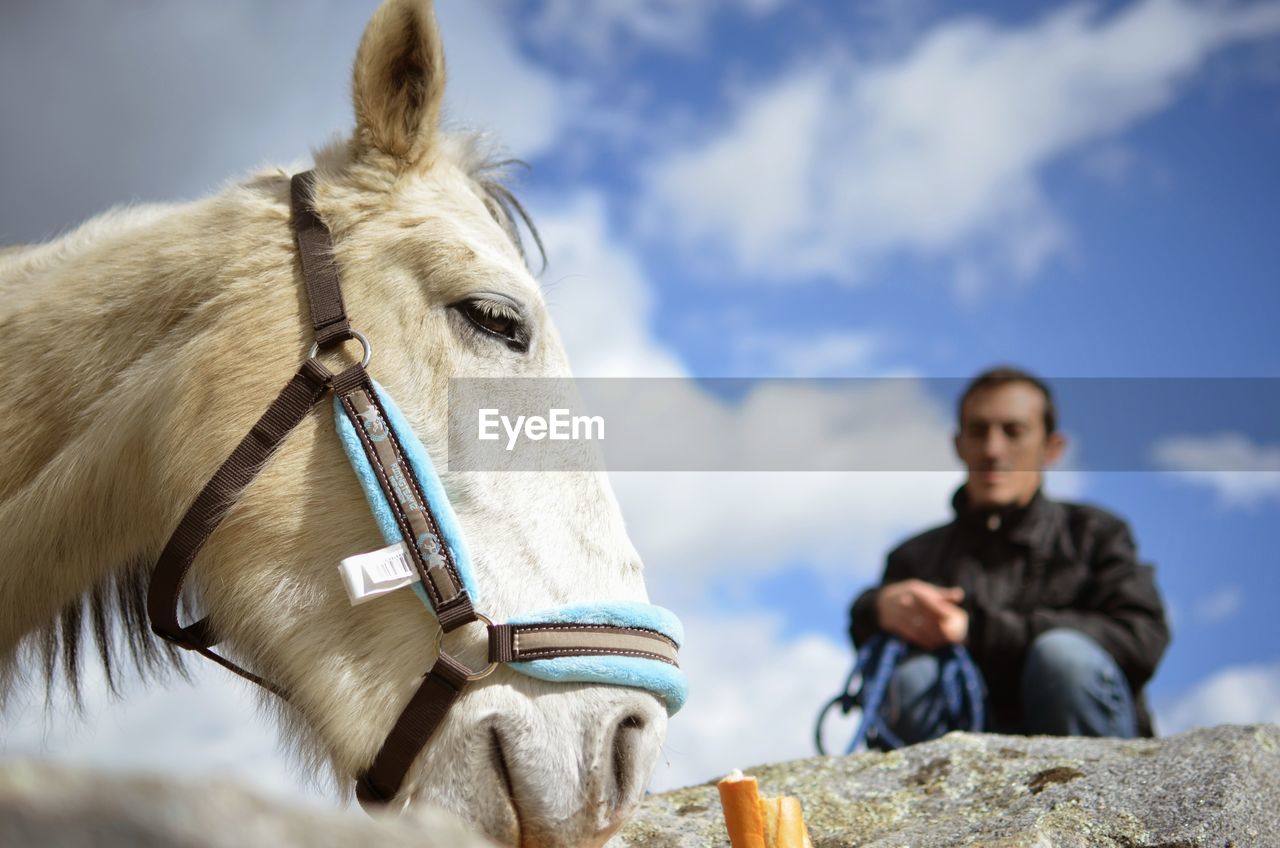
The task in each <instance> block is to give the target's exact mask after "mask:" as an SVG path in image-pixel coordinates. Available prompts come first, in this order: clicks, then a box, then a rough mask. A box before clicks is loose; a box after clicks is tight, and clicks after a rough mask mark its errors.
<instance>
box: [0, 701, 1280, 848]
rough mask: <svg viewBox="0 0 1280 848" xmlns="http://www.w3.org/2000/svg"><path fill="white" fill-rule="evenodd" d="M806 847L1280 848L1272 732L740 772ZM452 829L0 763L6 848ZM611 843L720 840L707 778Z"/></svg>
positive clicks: (434, 833)
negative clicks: (784, 811)
mask: <svg viewBox="0 0 1280 848" xmlns="http://www.w3.org/2000/svg"><path fill="white" fill-rule="evenodd" d="M749 773H751V774H754V775H756V777H757V778H759V780H760V789H761V792H762V794H764V795H795V796H797V797H799V798H800V800H801V802H802V803H803V805H804V811H805V818H806V820H807V822H808V824H809V830H810V833H811V835H812V836H813V841H814V844H815V846H816V848H834V846H849V848H854V846H861V847H862V848H890V846H893V848H898V846H902V848H941V846H948V848H952V846H986V848H1076V846H1081V848H1085V846H1088V848H1094V846H1114V847H1115V848H1280V726H1276V725H1260V726H1255V727H1216V728H1210V729H1205V730H1196V731H1192V732H1189V733H1184V734H1182V735H1181V736H1174V737H1171V738H1168V739H1161V740H1136V741H1120V740H1097V739H1053V738H1044V737H1040V738H1030V739H1028V738H1022V737H1014V736H994V735H970V734H963V733H953V734H951V735H949V736H946V737H944V738H942V739H939V740H937V741H934V742H929V743H926V744H924V745H916V746H914V747H911V748H907V749H905V750H903V751H899V752H895V753H892V754H875V753H865V754H855V755H853V756H850V757H818V758H814V759H808V760H796V761H794V762H790V763H781V764H777V765H770V766H760V767H757V768H753V769H750V770H749ZM490 844H491V843H489V842H487V841H486V840H485V839H483V838H482V837H479V836H477V835H475V834H473V833H471V832H469V831H468V829H467V828H466V826H465V825H463V824H462V823H461V822H459V821H458V820H456V819H454V818H453V817H451V816H449V815H447V814H445V813H443V812H438V811H430V810H428V811H422V812H418V813H415V814H413V817H406V818H393V817H391V816H389V815H384V816H379V817H377V818H372V819H371V818H369V817H366V816H365V815H363V814H362V813H360V812H358V811H352V810H346V811H339V810H334V811H326V810H318V809H310V808H299V807H290V806H288V805H286V804H283V803H280V802H277V801H271V800H266V799H264V798H262V797H260V796H258V795H255V794H253V793H252V792H250V791H248V790H246V789H243V788H241V787H239V786H237V785H235V784H233V783H229V782H225V781H203V782H195V781H193V780H191V779H189V778H187V779H182V780H180V779H177V778H168V777H163V778H162V777H154V776H152V777H148V776H134V777H121V776H117V775H105V774H102V773H99V772H91V771H85V770H79V769H72V768H68V767H65V766H57V765H52V764H48V763H39V762H32V761H21V760H18V761H10V762H0V845H2V846H5V848H35V846H40V848H44V846H65V848H90V846H92V848H124V846H130V848H134V847H135V846H136V847H137V848H178V846H182V848H224V846H227V848H230V846H236V848H240V846H259V845H261V846H273V848H274V847H275V846H285V847H286V848H287V846H299V847H300V846H307V848H312V846H314V848H330V846H335V848H336V846H339V845H343V846H348V845H376V846H378V848H402V847H403V848H408V846H420V847H421V848H446V846H447V848H480V847H481V846H488V845H490ZM610 846H611V847H612V848H693V846H697V848H704V846H716V848H725V846H728V837H727V836H726V834H725V830H724V820H723V817H722V815H721V812H720V801H719V796H718V794H717V792H716V788H715V785H714V784H710V783H708V784H705V785H702V786H693V787H689V788H687V789H678V790H675V791H673V792H667V793H664V794H662V795H654V796H651V797H649V798H648V799H647V800H646V801H645V804H644V807H643V808H642V810H641V812H640V814H639V815H638V816H637V817H636V818H635V819H633V820H632V821H631V822H630V823H628V824H627V825H626V826H625V827H624V828H623V830H622V832H621V834H620V835H619V836H618V837H617V838H616V839H615V840H614V841H613V842H611V843H610Z"/></svg>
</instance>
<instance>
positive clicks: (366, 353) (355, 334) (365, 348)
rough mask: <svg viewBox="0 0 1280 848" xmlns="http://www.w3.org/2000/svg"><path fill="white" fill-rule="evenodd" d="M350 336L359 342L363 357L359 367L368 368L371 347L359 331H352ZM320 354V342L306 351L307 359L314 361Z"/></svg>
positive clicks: (371, 351) (371, 354)
mask: <svg viewBox="0 0 1280 848" xmlns="http://www.w3.org/2000/svg"><path fill="white" fill-rule="evenodd" d="M351 336H352V338H354V339H355V340H356V341H358V342H360V347H361V350H362V352H363V355H362V356H361V357H360V367H361V368H368V367H369V360H370V359H372V358H373V345H371V344H369V340H368V339H367V338H365V336H364V333H362V332H360V331H359V330H352V331H351ZM319 352H320V342H312V343H311V349H310V350H308V351H307V359H315V358H316V354H317V353H319Z"/></svg>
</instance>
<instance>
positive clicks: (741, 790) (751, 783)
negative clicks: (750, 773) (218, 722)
mask: <svg viewBox="0 0 1280 848" xmlns="http://www.w3.org/2000/svg"><path fill="white" fill-rule="evenodd" d="M718 788H719V789H720V806H721V807H723V808H724V824H725V828H726V829H728V831H729V844H730V845H732V846H733V848H766V844H765V841H764V819H763V816H761V814H760V790H759V787H758V786H757V785H756V779H755V778H754V777H746V776H744V775H743V773H742V771H741V770H740V769H734V770H733V771H732V772H731V773H730V774H729V776H728V777H726V778H725V779H724V780H722V781H720V783H719V784H718Z"/></svg>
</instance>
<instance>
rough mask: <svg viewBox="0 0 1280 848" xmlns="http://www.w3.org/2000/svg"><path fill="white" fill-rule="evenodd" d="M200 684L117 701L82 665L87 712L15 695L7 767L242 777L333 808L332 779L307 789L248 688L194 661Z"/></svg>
mask: <svg viewBox="0 0 1280 848" xmlns="http://www.w3.org/2000/svg"><path fill="white" fill-rule="evenodd" d="M190 668H191V678H192V680H191V682H190V683H186V682H184V681H182V680H181V679H178V678H175V679H173V680H172V681H171V682H170V683H169V684H168V685H161V684H159V683H155V682H152V683H150V684H145V683H142V682H141V681H139V680H137V679H136V678H135V677H133V676H132V675H126V678H127V679H126V680H125V682H124V683H123V686H122V689H123V694H124V697H123V698H122V699H117V698H115V697H114V696H112V695H111V693H110V691H109V690H108V688H107V686H106V682H105V678H104V677H103V674H102V669H101V666H100V665H99V664H98V662H97V661H96V658H92V657H88V658H86V660H85V662H84V663H83V665H82V684H83V690H82V691H83V694H84V712H83V714H77V713H76V712H75V711H74V710H72V709H71V708H70V707H69V704H70V702H69V701H68V700H67V695H66V692H65V690H64V689H63V688H62V687H61V686H59V687H57V688H55V690H54V696H53V699H52V701H51V703H52V704H53V705H54V706H53V707H52V708H51V709H50V710H49V711H47V712H46V711H45V710H44V704H43V701H42V699H41V698H40V696H39V694H38V693H36V692H35V691H33V690H30V689H28V690H26V691H22V692H18V693H15V699H16V702H15V703H11V704H9V705H8V707H7V709H6V711H5V713H4V716H3V718H4V721H3V722H2V723H0V757H15V756H24V755H25V756H36V757H41V758H45V759H52V760H57V761H60V762H66V763H73V764H78V765H88V766H93V767H96V768H104V769H110V770H120V771H135V770H141V771H155V772H164V773H175V772H177V773H183V774H188V775H208V776H225V777H234V778H235V779H237V780H238V781H240V782H242V783H244V784H247V785H249V786H251V787H254V788H256V789H258V790H260V791H262V792H265V793H267V794H270V795H273V796H276V797H278V798H282V799H284V800H288V801H293V802H303V803H308V804H316V805H325V806H333V805H334V804H335V803H337V800H336V799H337V793H336V791H334V790H332V789H331V788H326V787H329V786H330V784H329V783H328V782H327V781H328V777H327V776H326V775H320V776H316V778H315V780H308V779H307V777H306V776H304V775H302V774H301V773H300V772H299V771H297V770H295V768H294V767H293V765H292V764H291V763H290V762H289V759H288V758H287V757H286V756H285V755H284V754H283V753H282V749H281V747H280V744H279V741H278V740H279V737H278V735H277V733H276V731H275V729H274V727H273V726H272V725H271V723H270V721H269V720H268V719H267V718H265V717H264V715H263V714H262V712H261V711H260V709H259V707H258V702H257V700H256V697H257V695H256V693H255V692H254V691H253V690H252V687H251V685H250V684H249V683H247V682H244V681H241V680H239V679H237V678H234V677H232V676H231V674H230V673H228V672H226V671H224V670H223V669H221V668H218V667H216V666H214V665H213V664H212V663H208V662H205V661H204V660H203V659H199V658H197V659H194V660H193V661H192V662H191V663H190Z"/></svg>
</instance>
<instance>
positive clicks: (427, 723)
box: [147, 171, 688, 805]
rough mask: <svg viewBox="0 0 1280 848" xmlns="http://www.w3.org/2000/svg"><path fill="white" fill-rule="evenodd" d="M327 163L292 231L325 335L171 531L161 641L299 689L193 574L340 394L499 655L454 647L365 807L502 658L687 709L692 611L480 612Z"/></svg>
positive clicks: (423, 555) (306, 189)
mask: <svg viewBox="0 0 1280 848" xmlns="http://www.w3.org/2000/svg"><path fill="white" fill-rule="evenodd" d="M314 183H315V172H314V171H307V172H305V173H301V174H297V175H295V176H294V177H293V180H292V184H291V197H292V206H293V228H294V233H295V235H296V238H297V243H298V252H299V255H300V257H301V261H302V275H303V280H304V281H305V283H306V289H307V300H308V304H309V307H310V314H311V323H312V326H313V328H314V329H315V343H314V344H313V345H312V347H311V350H310V352H309V353H308V355H307V358H306V359H305V360H304V361H303V363H302V366H301V367H300V368H299V369H298V371H297V373H296V374H294V376H293V378H292V379H291V380H290V381H289V382H288V384H287V385H286V386H285V387H284V389H283V390H281V392H280V394H279V395H278V396H277V397H276V399H275V400H274V401H272V403H271V405H270V406H269V407H267V410H266V412H264V413H263V415H262V417H261V418H259V419H258V421H257V423H256V424H254V425H253V427H252V428H251V429H250V431H249V433H248V434H247V435H246V436H245V437H244V438H243V439H242V440H241V442H240V444H239V445H237V446H236V449H235V450H234V451H233V452H232V453H231V455H230V456H229V457H228V458H227V459H226V460H225V461H224V462H223V464H222V465H221V466H220V467H219V468H218V470H217V472H215V473H214V475H213V477H212V478H210V480H209V482H208V483H206V484H205V486H204V488H203V489H202V490H201V491H200V494H199V495H197V497H196V499H195V501H194V502H193V503H192V504H191V507H190V508H189V509H188V510H187V513H186V514H185V515H184V516H183V518H182V520H181V521H180V522H179V524H178V526H177V528H176V529H175V530H174V531H173V535H172V536H171V537H170V538H169V541H168V543H167V544H166V545H165V547H164V550H163V551H162V552H161V554H160V557H159V559H158V560H157V561H156V566H155V570H154V571H153V573H152V576H151V586H150V590H149V593H148V597H147V611H148V615H149V617H150V619H151V629H152V630H153V631H155V633H156V634H157V635H159V636H160V637H162V638H164V639H166V640H168V641H170V642H172V643H174V644H176V645H178V646H179V647H182V648H185V649H187V650H192V651H196V652H198V653H200V654H202V655H204V656H206V657H208V658H210V659H212V660H214V661H215V662H217V663H219V664H220V665H222V666H223V667H225V668H227V669H229V670H230V671H233V672H235V673H236V674H238V675H240V676H241V677H244V678H246V679H247V680H250V681H252V682H253V683H256V684H258V685H259V686H262V687H264V688H266V689H268V690H270V691H271V692H273V693H275V694H277V695H279V696H281V697H282V698H285V699H286V700H287V699H288V694H287V693H286V692H285V691H284V690H283V689H282V688H280V687H279V686H277V685H275V684H273V683H271V682H269V681H267V680H265V679H263V678H261V677H259V676H258V675H256V674H253V673H252V672H249V671H247V670H246V669H244V668H241V667H240V666H238V665H236V664H235V663H233V662H231V661H230V660H228V659H226V658H225V657H223V656H221V655H219V654H216V653H214V652H213V650H212V646H213V645H216V644H217V642H218V638H217V636H216V634H215V633H214V631H213V628H212V627H211V626H210V624H209V619H208V618H202V619H200V620H199V621H196V622H194V623H192V624H188V625H185V626H184V625H182V624H180V623H179V621H178V605H179V596H180V594H181V590H182V584H183V581H184V580H185V578H186V576H187V573H188V571H189V570H190V568H191V564H192V562H194V560H195V557H196V554H197V553H198V552H199V551H200V548H201V547H202V546H203V545H204V543H205V541H206V540H207V539H208V538H209V536H210V534H212V533H213V531H214V530H215V529H216V528H217V526H218V525H219V524H220V523H221V521H222V519H223V518H224V517H225V516H226V514H227V511H228V510H229V509H230V508H231V507H232V505H234V504H235V502H236V500H237V499H238V498H239V497H240V494H241V492H243V491H244V489H245V487H246V486H248V485H249V483H250V482H252V480H253V479H254V477H255V476H256V475H257V474H258V472H259V471H261V470H262V468H263V467H264V466H265V465H266V463H267V461H268V460H269V459H270V458H271V456H272V454H273V453H274V452H275V450H276V449H277V448H278V447H279V446H280V444H281V443H283V442H284V440H285V438H287V437H288V435H289V433H291V432H292V431H293V429H294V428H295V427H296V426H297V425H298V424H300V423H301V422H302V421H303V419H305V418H306V416H307V414H308V413H309V412H310V411H311V410H312V409H313V408H314V407H315V406H316V405H317V404H318V403H320V401H321V400H323V399H324V397H325V396H326V395H327V394H329V393H330V392H332V393H333V404H334V415H335V419H336V427H337V431H338V436H339V438H340V440H341V442H342V445H343V448H344V450H345V451H346V453H347V457H348V458H349V459H350V460H351V465H352V468H353V469H354V470H355V473H356V477H357V479H358V480H359V481H360V484H361V487H362V488H363V489H364V493H365V497H366V499H367V500H368V503H369V507H370V509H371V510H372V511H373V516H374V518H375V520H376V521H377V523H378V526H379V528H380V529H381V531H382V535H383V537H384V538H385V539H386V540H387V542H388V543H389V544H395V543H403V547H404V550H405V551H406V552H407V554H408V557H409V559H410V561H411V563H412V565H413V568H414V570H415V571H416V573H417V577H418V579H419V582H417V583H414V584H413V590H414V591H415V592H416V593H417V594H418V596H419V597H420V598H421V599H422V602H423V603H424V604H425V605H426V606H427V608H428V609H429V610H430V611H431V612H432V613H433V614H434V615H435V617H436V619H437V621H438V622H439V624H440V630H441V635H443V634H444V633H449V632H451V631H453V630H456V629H457V628H459V627H462V626H464V625H467V624H470V623H472V622H481V623H483V624H484V625H485V626H486V632H487V638H488V645H489V653H488V664H487V665H486V666H485V667H484V668H483V669H472V668H468V667H467V666H466V665H464V664H463V663H461V662H460V661H459V660H458V659H457V658H455V657H453V656H450V655H449V654H448V653H446V652H445V651H444V650H443V649H441V650H440V651H439V652H438V656H437V659H436V661H435V663H434V664H433V665H432V667H431V669H430V670H429V671H428V672H427V673H426V675H425V676H424V678H423V680H422V682H421V684H419V686H418V689H417V690H416V691H415V692H414V694H413V696H412V697H411V698H410V699H409V702H408V703H407V704H406V705H405V707H404V709H403V710H402V711H401V713H400V716H399V718H398V719H397V720H396V723H395V725H394V726H393V727H392V729H391V731H390V732H389V733H388V734H387V738H386V740H385V741H384V742H383V744H382V747H381V749H380V750H379V751H378V753H377V755H376V756H375V757H374V759H373V762H372V763H371V764H370V765H369V767H368V768H367V769H366V770H365V771H364V772H363V773H362V774H361V775H360V776H359V778H358V779H357V781H356V795H357V797H358V798H359V799H360V801H361V803H362V804H365V805H369V804H379V803H385V802H388V801H390V800H391V799H392V798H394V797H395V795H396V793H397V792H398V791H399V790H400V786H401V784H402V783H403V781H404V777H405V775H406V774H407V773H408V770H409V767H410V765H411V764H412V763H413V761H414V759H416V758H417V756H418V754H419V753H420V752H421V751H422V749H423V747H425V746H426V744H427V742H428V741H429V740H430V739H431V737H432V735H433V734H434V733H435V731H436V729H437V728H438V727H439V726H440V724H441V723H442V722H443V721H444V718H445V716H446V715H447V714H448V711H449V708H450V707H451V706H452V705H453V703H454V702H455V701H456V700H457V699H458V697H459V696H460V695H461V694H462V691H463V689H464V688H465V687H466V685H467V684H468V683H469V682H470V681H473V680H478V679H480V678H481V677H484V676H486V675H488V674H489V673H491V672H492V671H493V670H494V669H495V668H496V667H497V666H498V665H499V664H505V665H506V666H507V667H508V668H510V669H512V670H514V671H517V672H520V673H522V674H526V675H528V676H530V677H536V678H540V679H543V680H552V681H565V682H569V681H575V682H587V683H606V684H612V685H620V686H630V687H635V688H640V689H645V690H647V691H649V692H652V693H653V694H655V695H657V696H658V697H660V698H662V700H663V701H664V702H665V703H666V706H667V711H668V712H669V713H675V712H676V711H677V710H679V709H680V707H681V706H682V705H683V704H684V701H685V698H686V697H687V693H688V688H687V683H686V681H685V677H684V673H683V672H682V671H681V669H680V666H679V663H678V661H677V652H678V650H679V647H680V643H681V641H682V640H683V632H682V629H681V626H680V621H679V619H677V618H676V616H675V615H674V614H673V613H671V612H670V611H668V610H665V609H663V608H661V607H657V606H654V605H652V604H646V603H640V602H636V601H604V602H599V603H591V604H581V605H574V606H564V607H558V608H556V609H552V610H546V611H542V612H534V613H528V614H524V615H521V616H517V617H515V618H512V619H511V620H509V621H506V622H504V623H501V624H494V623H493V622H492V621H491V620H490V619H489V617H488V616H486V615H484V614H483V613H481V612H478V611H477V610H476V606H475V605H476V603H477V601H478V599H479V593H478V591H477V586H476V582H475V577H474V575H473V574H472V569H471V558H470V554H469V553H468V550H467V547H466V544H465V542H464V540H463V537H462V533H461V531H460V529H459V526H458V522H457V518H456V517H455V516H454V513H453V508H452V506H451V505H450V503H449V498H448V496H447V495H446V494H445V491H444V486H443V485H442V484H441V482H440V478H439V476H438V475H437V474H436V471H435V467H434V466H433V465H432V463H431V459H430V457H429V456H428V454H427V450H426V448H425V446H424V445H423V444H422V442H421V440H419V439H418V437H417V436H416V435H415V434H414V432H413V428H412V427H410V426H409V424H408V422H407V421H406V420H405V418H404V415H403V414H402V413H401V412H400V410H399V408H398V407H397V406H396V404H395V402H394V401H393V400H392V399H391V397H390V396H389V395H387V394H386V393H385V392H384V391H383V390H382V388H381V386H379V385H378V384H377V383H376V382H375V381H374V380H373V379H372V378H371V377H370V376H369V374H368V372H367V371H366V370H365V367H366V366H367V365H368V364H369V360H370V357H371V353H372V348H371V346H370V344H369V341H368V340H367V339H366V338H365V337H364V336H363V335H361V334H360V333H357V332H356V331H355V330H353V329H352V328H351V325H350V322H349V321H348V320H347V315H346V307H345V306H344V304H343V301H342V287H341V284H340V282H339V280H338V274H337V267H336V264H335V263H334V261H333V249H332V243H331V239H330V235H329V230H328V228H327V227H326V226H325V224H324V222H323V221H321V220H320V218H319V216H317V215H316V214H315V211H314V209H313V208H312V205H311V195H312V191H313V188H314ZM351 338H355V339H357V340H358V341H359V342H360V344H361V346H362V348H363V356H362V358H361V362H360V363H359V364H357V365H351V366H349V367H348V368H347V369H346V370H344V371H342V372H340V373H338V374H336V375H335V374H332V373H330V372H329V370H328V369H326V368H325V367H324V366H323V365H321V364H320V362H319V361H318V360H317V359H316V356H317V355H318V354H319V352H320V351H321V350H325V349H328V348H330V347H334V346H336V345H339V344H341V343H342V342H344V341H346V340H347V339H351Z"/></svg>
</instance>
